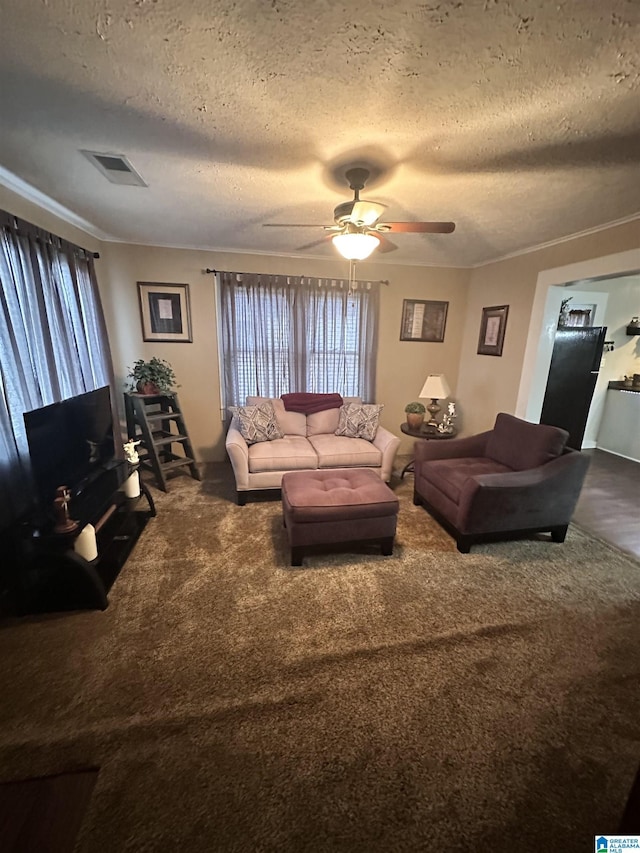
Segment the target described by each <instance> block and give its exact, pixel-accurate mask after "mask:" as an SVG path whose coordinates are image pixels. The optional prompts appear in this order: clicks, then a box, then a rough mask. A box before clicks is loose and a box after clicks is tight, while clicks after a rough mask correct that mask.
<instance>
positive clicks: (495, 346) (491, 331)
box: [478, 305, 509, 355]
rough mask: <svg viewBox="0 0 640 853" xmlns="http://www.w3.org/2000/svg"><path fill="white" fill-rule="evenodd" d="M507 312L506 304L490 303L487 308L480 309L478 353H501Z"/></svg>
mask: <svg viewBox="0 0 640 853" xmlns="http://www.w3.org/2000/svg"><path fill="white" fill-rule="evenodd" d="M508 314H509V306H508V305H492V306H491V307H489V308H483V309H482V322H481V323H480V337H479V338H478V354H479V355H502V345H503V344H504V333H505V330H506V328H507V316H508Z"/></svg>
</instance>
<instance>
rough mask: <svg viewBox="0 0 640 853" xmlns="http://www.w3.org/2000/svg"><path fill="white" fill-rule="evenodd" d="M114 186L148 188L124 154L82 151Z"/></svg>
mask: <svg viewBox="0 0 640 853" xmlns="http://www.w3.org/2000/svg"><path fill="white" fill-rule="evenodd" d="M80 153H81V154H84V156H85V157H86V158H87V160H89V162H91V163H93V165H94V166H95V167H96V169H98V171H100V172H102V174H103V175H104V176H105V178H106V179H107V180H108V181H111V183H112V184H124V185H126V186H128V187H146V186H147V184H146V183H145V181H143V180H142V178H141V177H140V175H139V174H138V173H137V172H136V170H135V169H134V168H133V166H132V165H131V163H130V162H129V161H128V160H127V158H126V157H124V156H123V155H122V154H106V153H101V152H100V151H81V152H80Z"/></svg>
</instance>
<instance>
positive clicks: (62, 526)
mask: <svg viewBox="0 0 640 853" xmlns="http://www.w3.org/2000/svg"><path fill="white" fill-rule="evenodd" d="M70 500H71V492H70V491H69V487H68V486H58V488H57V489H56V497H55V500H54V501H53V512H54V517H55V524H54V527H53V530H54V532H55V533H72V532H73V531H74V530H77V528H78V522H77V521H74V520H73V519H72V518H71V517H70V515H69V501H70Z"/></svg>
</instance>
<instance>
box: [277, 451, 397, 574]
mask: <svg viewBox="0 0 640 853" xmlns="http://www.w3.org/2000/svg"><path fill="white" fill-rule="evenodd" d="M282 512H283V516H284V524H285V527H286V529H287V534H288V536H289V543H290V545H291V565H292V566H301V565H302V558H303V556H304V552H305V550H306V549H308V548H311V547H312V546H316V545H329V544H334V543H337V542H340V543H343V542H379V543H380V546H381V549H382V553H383V554H385V555H389V554H391V553H392V552H393V539H394V536H395V535H396V522H397V519H398V499H397V497H396V496H395V495H394V494H393V492H392V491H391V489H390V488H389V487H388V486H387V485H386V484H385V483H383V481H382V480H381V479H380V477H379V476H378V475H377V474H375V473H374V472H373V471H369V470H368V469H366V468H363V469H361V470H360V469H357V468H351V469H348V470H345V471H335V470H331V471H323V470H317V471H289V472H287V473H286V474H284V475H283V477H282Z"/></svg>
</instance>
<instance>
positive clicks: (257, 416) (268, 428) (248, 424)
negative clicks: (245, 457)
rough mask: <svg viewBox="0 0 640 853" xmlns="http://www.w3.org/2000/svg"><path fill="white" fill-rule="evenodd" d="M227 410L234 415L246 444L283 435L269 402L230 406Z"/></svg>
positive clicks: (270, 439)
mask: <svg viewBox="0 0 640 853" xmlns="http://www.w3.org/2000/svg"><path fill="white" fill-rule="evenodd" d="M229 411H230V412H231V413H232V414H233V415H235V418H236V420H237V422H238V428H239V430H240V433H241V435H242V437H243V438H244V440H245V441H246V442H247V444H256V443H257V442H259V441H273V440H274V438H282V437H283V436H282V432H281V431H280V427H279V426H278V421H277V419H276V413H275V411H274V409H273V403H271V402H264V403H260V404H259V405H258V406H230V407H229Z"/></svg>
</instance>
